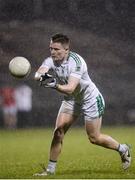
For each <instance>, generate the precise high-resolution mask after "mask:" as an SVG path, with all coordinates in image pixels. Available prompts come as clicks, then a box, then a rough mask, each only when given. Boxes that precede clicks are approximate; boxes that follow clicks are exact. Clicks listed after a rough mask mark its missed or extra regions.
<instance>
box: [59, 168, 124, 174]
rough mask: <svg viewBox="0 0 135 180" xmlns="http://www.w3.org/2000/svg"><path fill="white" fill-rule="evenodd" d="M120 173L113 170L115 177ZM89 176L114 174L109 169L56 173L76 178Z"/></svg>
mask: <svg viewBox="0 0 135 180" xmlns="http://www.w3.org/2000/svg"><path fill="white" fill-rule="evenodd" d="M120 173H121V171H120V170H117V171H116V170H115V174H116V175H119V174H120ZM90 174H96V175H97V174H105V175H106V176H107V174H108V175H110V174H114V170H113V169H112V170H111V169H110V170H108V169H107V170H100V169H99V170H90V169H87V170H84V169H83V170H79V169H78V170H65V171H62V172H58V173H57V175H76V176H79V175H80V176H81V175H90Z"/></svg>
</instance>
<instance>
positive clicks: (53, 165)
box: [47, 161, 57, 173]
mask: <svg viewBox="0 0 135 180" xmlns="http://www.w3.org/2000/svg"><path fill="white" fill-rule="evenodd" d="M56 164H57V161H56V162H55V161H49V163H48V166H47V170H49V171H50V172H51V173H54V172H55V168H56Z"/></svg>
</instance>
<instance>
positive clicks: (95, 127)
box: [85, 117, 102, 137]
mask: <svg viewBox="0 0 135 180" xmlns="http://www.w3.org/2000/svg"><path fill="white" fill-rule="evenodd" d="M101 124H102V117H100V118H95V119H92V120H91V121H87V120H86V121H85V129H86V132H87V134H88V136H89V137H98V136H99V135H100V129H101Z"/></svg>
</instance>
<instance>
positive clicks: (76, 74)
mask: <svg viewBox="0 0 135 180" xmlns="http://www.w3.org/2000/svg"><path fill="white" fill-rule="evenodd" d="M49 48H50V57H48V58H46V59H45V60H44V61H43V63H42V65H41V66H40V67H39V69H38V70H37V72H36V73H35V80H37V81H40V82H41V83H43V85H44V86H45V87H48V88H54V89H56V90H57V91H59V92H61V93H63V95H64V99H63V101H62V104H61V107H60V109H59V112H58V116H57V118H56V124H55V129H54V133H53V138H52V143H51V147H50V157H49V162H48V166H47V168H46V170H44V171H43V172H41V173H36V174H35V175H37V176H46V175H48V174H54V173H55V170H56V165H57V160H58V157H59V154H60V152H61V148H62V142H63V139H64V135H65V133H66V132H67V131H68V129H69V128H70V126H71V125H72V123H73V122H74V121H76V120H77V118H78V117H79V115H80V114H81V113H82V114H83V117H84V121H85V128H86V132H87V135H88V138H89V140H90V142H91V143H92V144H95V145H99V146H102V147H104V148H109V149H112V150H115V151H117V152H118V153H119V154H120V157H121V160H122V167H123V169H124V170H125V169H127V168H129V166H130V164H131V155H130V149H129V146H128V145H126V144H120V143H119V142H117V141H116V140H115V139H113V138H112V137H110V136H108V135H106V134H102V133H101V132H100V128H101V124H102V115H103V113H104V108H105V103H104V99H103V96H102V94H101V93H100V91H99V90H98V88H97V87H96V85H95V84H94V83H93V82H92V80H91V79H90V76H89V74H88V69H87V65H86V62H85V60H84V59H83V58H82V57H81V56H80V55H79V54H77V53H75V52H72V51H70V40H69V38H68V37H67V36H66V35H64V34H55V35H54V36H52V37H51V40H50V46H49ZM50 69H51V70H52V71H53V72H54V73H53V74H54V75H55V76H54V77H53V76H52V75H50V74H48V71H49V70H50ZM49 79H50V80H51V81H50V82H47V83H45V82H46V81H47V80H49Z"/></svg>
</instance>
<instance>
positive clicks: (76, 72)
mask: <svg viewBox="0 0 135 180" xmlns="http://www.w3.org/2000/svg"><path fill="white" fill-rule="evenodd" d="M83 71H84V68H83V62H82V61H81V59H80V58H79V56H77V55H75V56H72V58H71V60H70V76H73V77H76V78H78V79H81V77H82V74H83Z"/></svg>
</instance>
